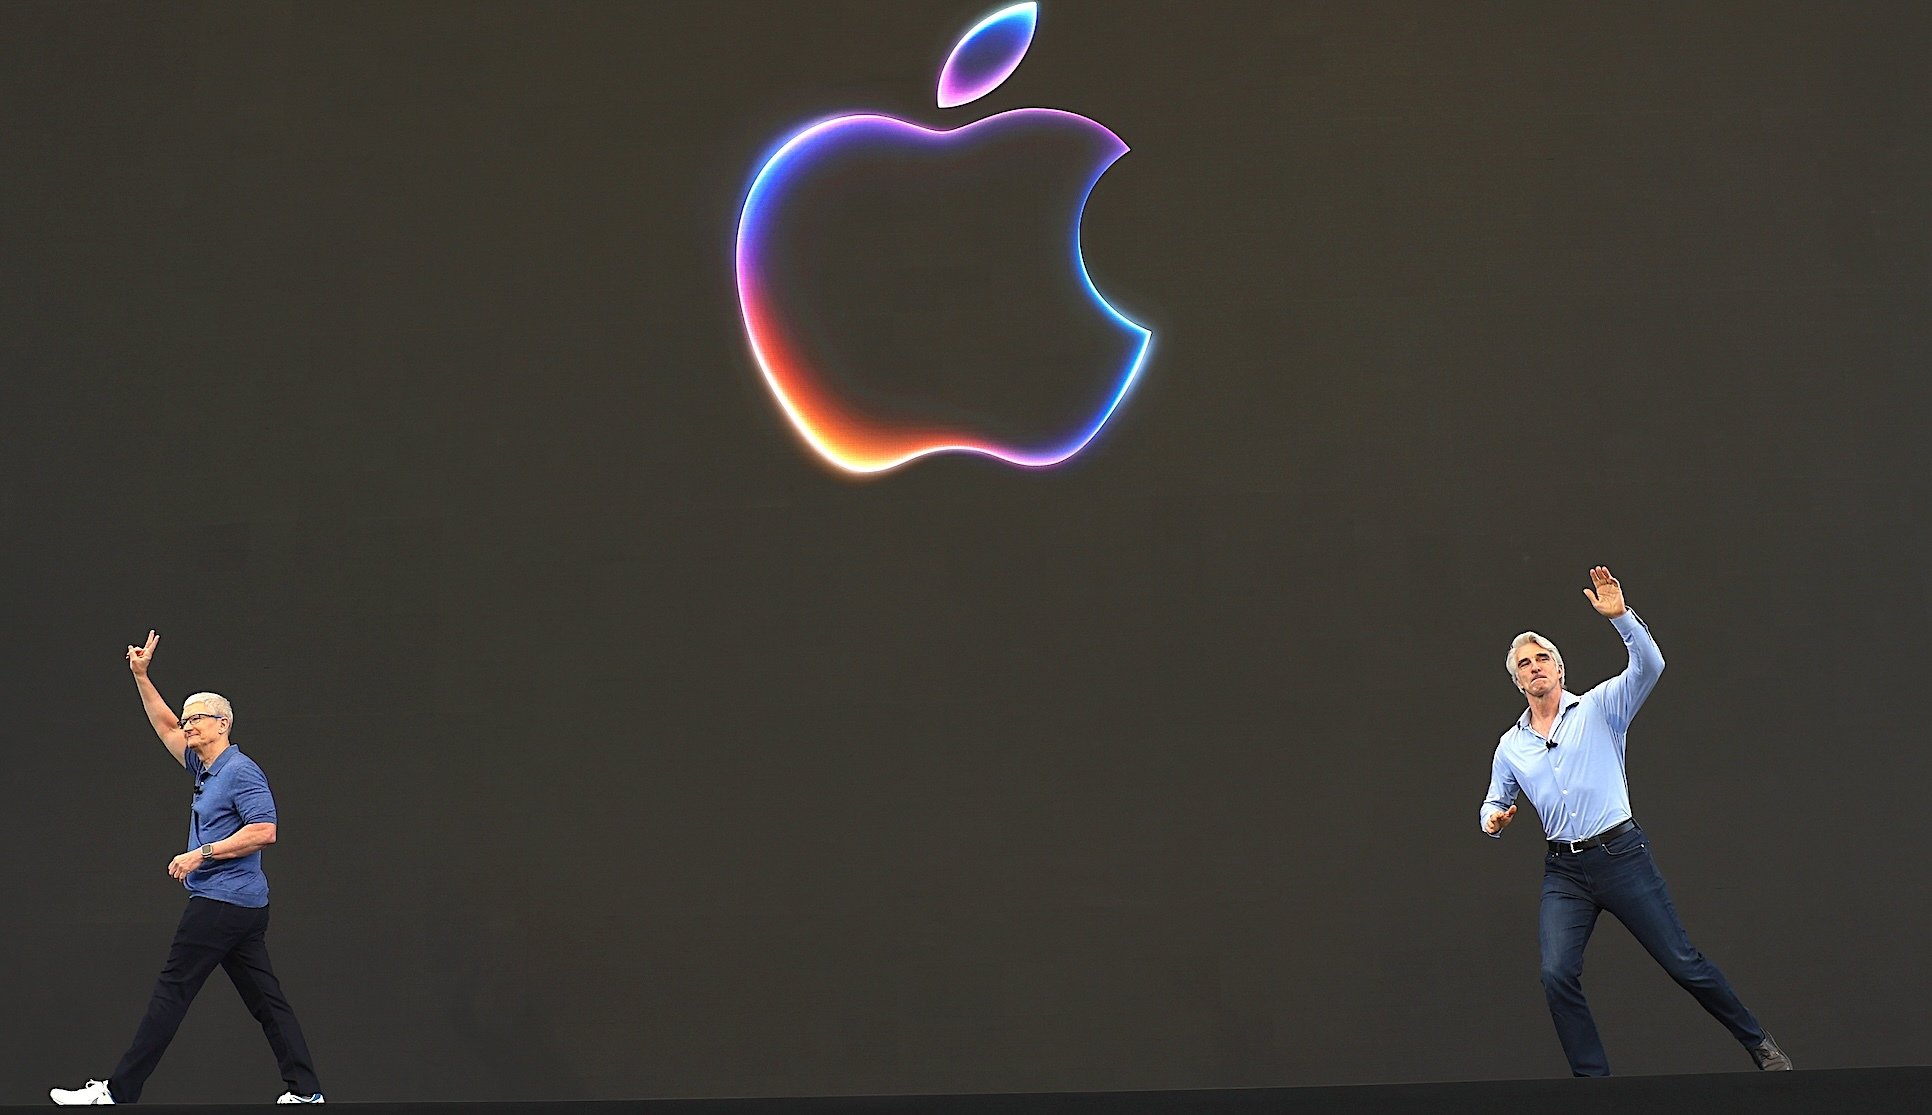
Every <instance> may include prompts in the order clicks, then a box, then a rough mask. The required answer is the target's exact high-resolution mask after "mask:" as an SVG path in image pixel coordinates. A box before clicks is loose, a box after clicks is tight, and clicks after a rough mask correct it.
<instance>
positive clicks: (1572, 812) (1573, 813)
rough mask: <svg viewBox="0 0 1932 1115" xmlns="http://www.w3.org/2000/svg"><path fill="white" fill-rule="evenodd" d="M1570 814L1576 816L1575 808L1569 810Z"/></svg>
mask: <svg viewBox="0 0 1932 1115" xmlns="http://www.w3.org/2000/svg"><path fill="white" fill-rule="evenodd" d="M1570 816H1572V817H1574V816H1576V810H1574V809H1572V810H1570Z"/></svg>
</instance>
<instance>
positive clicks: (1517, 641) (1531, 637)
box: [231, 631, 1563, 723]
mask: <svg viewBox="0 0 1932 1115" xmlns="http://www.w3.org/2000/svg"><path fill="white" fill-rule="evenodd" d="M1524 643H1535V644H1536V645H1537V646H1539V647H1542V648H1543V649H1544V650H1547V651H1549V652H1550V657H1551V658H1554V659H1556V668H1557V669H1558V670H1561V669H1563V652H1562V651H1560V650H1558V649H1556V644H1555V643H1552V642H1550V641H1549V640H1548V639H1545V638H1544V637H1543V636H1541V635H1538V634H1537V633H1536V632H1534V631H1525V632H1523V633H1522V634H1521V635H1518V636H1516V637H1515V638H1514V639H1511V640H1510V641H1509V654H1508V655H1507V656H1506V657H1504V659H1503V669H1504V670H1506V671H1508V673H1509V680H1511V681H1516V651H1517V649H1518V648H1520V647H1521V646H1522V645H1523V644H1524ZM1516 688H1518V689H1521V688H1523V683H1522V682H1520V681H1516ZM231 723H232V721H231Z"/></svg>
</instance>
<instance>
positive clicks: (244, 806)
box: [48, 631, 322, 1105]
mask: <svg viewBox="0 0 1932 1115" xmlns="http://www.w3.org/2000/svg"><path fill="white" fill-rule="evenodd" d="M160 641H161V637H160V636H159V635H156V634H155V633H154V632H152V631H150V632H148V641H147V644H146V645H145V646H138V647H135V646H131V647H129V648H127V664H128V668H129V669H130V670H132V671H133V672H134V684H135V687H136V688H137V689H139V690H140V693H141V706H142V708H143V709H145V710H146V712H147V714H148V722H149V723H150V724H152V725H154V731H155V734H156V735H158V736H160V737H161V742H162V743H163V744H164V745H166V746H167V749H168V753H169V754H170V755H173V756H174V760H175V762H177V763H180V764H181V765H182V766H184V767H186V768H187V770H188V773H189V774H190V775H192V776H193V777H194V798H193V803H192V812H191V815H190V820H189V823H188V845H189V847H188V850H187V851H185V852H183V853H181V854H180V855H178V856H176V857H174V859H172V860H170V861H169V862H168V876H169V877H170V878H173V879H175V880H178V881H179V882H181V883H182V885H184V886H185V887H187V889H188V896H189V897H188V908H187V910H186V911H185V912H184V913H183V914H182V915H181V923H180V925H178V926H177V927H176V928H175V931H174V946H173V948H171V949H170V950H169V952H168V960H167V963H166V964H165V965H163V966H162V968H161V975H160V977H159V978H158V979H156V980H155V981H154V994H153V995H152V996H151V997H150V998H149V999H148V1009H147V1013H146V1014H145V1015H143V1016H142V1018H141V1024H140V1026H139V1027H138V1028H136V1030H135V1031H134V1041H133V1043H132V1044H131V1045H129V1046H128V1050H127V1052H126V1053H125V1054H123V1055H122V1057H121V1063H120V1064H119V1065H117V1066H115V1069H114V1071H113V1073H111V1074H110V1075H109V1076H108V1078H107V1079H106V1080H90V1081H88V1082H87V1084H86V1085H85V1086H84V1087H81V1088H74V1089H67V1088H55V1089H53V1090H52V1091H50V1092H49V1093H48V1094H49V1096H50V1097H51V1098H52V1099H53V1101H54V1102H55V1103H57V1104H66V1105H94V1104H104V1103H134V1102H136V1101H138V1100H139V1099H140V1098H141V1089H142V1087H143V1086H144V1085H145V1084H146V1083H147V1079H148V1076H149V1075H150V1074H151V1073H153V1072H154V1069H155V1066H156V1065H158V1064H160V1063H161V1055H162V1054H163V1053H165V1052H166V1051H167V1048H168V1043H169V1042H171V1041H173V1040H174V1035H175V1031H176V1030H177V1029H179V1028H180V1026H181V1020H182V1019H183V1018H184V1017H186V1016H187V1013H188V1004H189V1003H191V1002H193V1001H194V997H195V994H196V993H197V992H199V991H200V990H201V985H202V983H203V982H204V981H206V980H207V978H208V977H209V976H210V975H212V974H213V973H214V970H215V968H216V967H217V966H219V967H220V968H221V969H222V970H223V971H225V972H227V973H228V978H229V979H230V980H232V981H233V982H234V984H235V990H236V991H239V992H241V997H242V1002H243V1003H244V1004H245V1005H247V1007H248V1013H249V1014H251V1015H253V1016H254V1017H255V1021H257V1022H259V1023H261V1026H262V1033H263V1034H265V1035H267V1037H268V1045H269V1048H270V1049H272V1050H273V1051H274V1053H275V1060H276V1062H277V1063H278V1064H279V1065H280V1066H281V1070H282V1079H283V1081H284V1082H285V1083H287V1085H288V1091H287V1092H286V1093H284V1094H283V1095H282V1097H281V1098H280V1099H279V1100H277V1101H276V1102H277V1103H321V1102H322V1085H321V1083H320V1082H319V1081H318V1080H317V1079H316V1076H315V1067H314V1065H313V1064H312V1063H311V1061H310V1059H309V1047H308V1043H307V1042H305V1041H304V1040H303V1039H302V1027H301V1025H300V1024H299V1023H297V1022H296V1021H295V1011H294V1010H292V1009H291V1008H290V1007H289V1005H288V1000H287V999H286V998H283V996H282V985H281V983H280V982H279V981H278V980H276V978H275V971H274V969H273V968H272V967H271V966H270V965H269V962H268V945H267V943H266V941H265V940H264V937H265V935H266V933H267V932H268V877H267V876H266V875H264V874H263V873H262V849H263V848H266V847H268V846H269V845H270V844H273V843H275V798H274V796H273V795H271V794H270V793H269V789H268V779H267V778H266V777H264V776H263V774H262V768H261V767H258V766H256V765H255V762H254V760H252V759H250V758H249V757H248V756H246V755H244V754H242V752H241V748H239V747H237V746H236V745H235V744H234V743H233V742H231V740H230V739H229V733H230V732H231V730H232V729H233V727H234V723H235V712H234V709H233V708H232V707H231V706H230V705H229V703H228V700H227V698H225V697H223V696H221V695H220V694H218V693H197V694H195V695H194V696H192V697H189V698H188V699H187V700H186V701H184V702H182V705H181V715H180V716H176V715H175V714H174V711H173V710H172V709H170V708H169V707H168V703H167V702H166V701H164V700H162V699H161V694H160V693H159V692H157V691H156V690H155V688H154V683H153V682H152V681H149V680H148V666H149V664H150V663H152V662H153V660H154V648H155V646H156V645H157V644H158V643H159V642H160Z"/></svg>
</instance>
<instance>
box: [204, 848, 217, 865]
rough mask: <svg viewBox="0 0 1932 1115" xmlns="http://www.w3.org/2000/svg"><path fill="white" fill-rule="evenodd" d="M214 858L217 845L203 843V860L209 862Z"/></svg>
mask: <svg viewBox="0 0 1932 1115" xmlns="http://www.w3.org/2000/svg"><path fill="white" fill-rule="evenodd" d="M214 858H215V846H214V845H213V844H203V845H202V846H201V862H203V863H207V862H209V861H210V860H212V859H214Z"/></svg>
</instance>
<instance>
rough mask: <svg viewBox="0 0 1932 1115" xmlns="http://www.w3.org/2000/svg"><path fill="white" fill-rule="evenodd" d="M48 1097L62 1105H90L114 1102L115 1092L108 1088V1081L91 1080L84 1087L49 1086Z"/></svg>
mask: <svg viewBox="0 0 1932 1115" xmlns="http://www.w3.org/2000/svg"><path fill="white" fill-rule="evenodd" d="M47 1098H48V1099H50V1100H53V1101H54V1102H55V1103H57V1104H60V1105H61V1106H62V1107H88V1106H92V1105H94V1104H100V1103H113V1102H114V1093H112V1092H110V1091H108V1090H107V1081H105V1080H90V1081H88V1082H87V1085H86V1086H85V1087H82V1088H49V1089H47Z"/></svg>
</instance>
